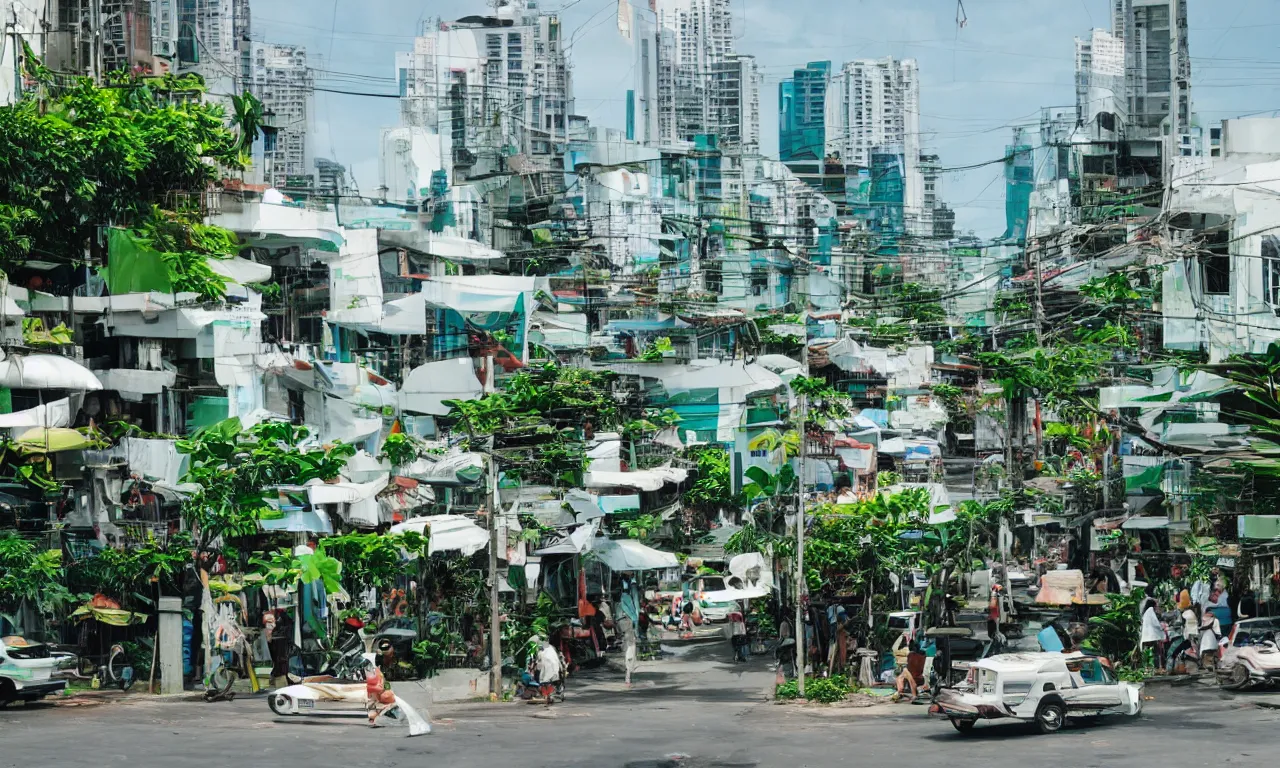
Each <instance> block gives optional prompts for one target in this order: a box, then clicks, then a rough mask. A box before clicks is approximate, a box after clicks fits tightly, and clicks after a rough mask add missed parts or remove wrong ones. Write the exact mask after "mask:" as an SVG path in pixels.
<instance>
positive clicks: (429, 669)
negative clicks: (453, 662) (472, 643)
mask: <svg viewBox="0 0 1280 768" xmlns="http://www.w3.org/2000/svg"><path fill="white" fill-rule="evenodd" d="M425 635H426V636H425V637H423V638H422V639H421V640H419V641H418V642H416V643H414V644H413V661H414V665H415V666H416V667H417V670H418V674H420V675H421V676H422V677H428V678H430V677H435V676H436V675H437V674H439V673H440V670H441V669H442V668H443V667H444V665H445V664H446V663H447V662H448V661H449V655H450V654H451V653H453V652H454V651H455V650H458V649H461V648H462V647H463V640H462V635H460V634H458V633H457V632H454V631H452V630H450V629H449V627H448V626H446V625H445V623H444V622H438V623H435V624H432V625H431V626H429V627H427V630H426V633H425Z"/></svg>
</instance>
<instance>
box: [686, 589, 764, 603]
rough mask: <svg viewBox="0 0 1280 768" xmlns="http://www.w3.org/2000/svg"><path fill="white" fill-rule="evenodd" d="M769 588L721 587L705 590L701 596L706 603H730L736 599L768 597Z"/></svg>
mask: <svg viewBox="0 0 1280 768" xmlns="http://www.w3.org/2000/svg"><path fill="white" fill-rule="evenodd" d="M771 591H772V590H770V589H769V588H768V587H747V588H745V589H721V590H717V591H715V592H707V593H706V594H705V595H704V596H703V600H705V601H707V602H708V603H732V602H734V601H737V600H754V599H756V598H758V597H768V596H769V593H770V592H771Z"/></svg>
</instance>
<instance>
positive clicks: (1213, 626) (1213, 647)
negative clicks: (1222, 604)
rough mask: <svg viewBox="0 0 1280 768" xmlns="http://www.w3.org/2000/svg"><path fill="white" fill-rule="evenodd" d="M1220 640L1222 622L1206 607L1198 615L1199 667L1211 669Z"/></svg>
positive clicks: (1214, 663)
mask: <svg viewBox="0 0 1280 768" xmlns="http://www.w3.org/2000/svg"><path fill="white" fill-rule="evenodd" d="M1221 640H1222V624H1221V623H1220V622H1219V621H1218V617H1217V616H1216V615H1215V614H1214V612H1213V611H1212V610H1211V609H1209V608H1206V609H1204V613H1203V614H1202V615H1201V616H1200V668H1201V669H1213V668H1214V667H1215V666H1217V662H1218V644H1219V643H1220V642H1221Z"/></svg>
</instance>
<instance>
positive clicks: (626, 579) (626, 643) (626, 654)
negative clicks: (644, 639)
mask: <svg viewBox="0 0 1280 768" xmlns="http://www.w3.org/2000/svg"><path fill="white" fill-rule="evenodd" d="M617 621H618V634H619V635H620V636H621V637H622V653H623V661H624V663H625V665H626V671H627V672H626V674H627V676H626V686H627V687H628V688H630V687H631V675H632V673H634V672H635V670H636V663H637V660H638V658H639V653H638V651H637V648H636V646H637V639H636V629H637V627H639V626H640V587H639V586H638V585H637V584H636V581H635V579H634V578H633V577H632V575H631V574H629V573H627V574H623V576H622V597H621V598H620V599H619V600H618V619H617Z"/></svg>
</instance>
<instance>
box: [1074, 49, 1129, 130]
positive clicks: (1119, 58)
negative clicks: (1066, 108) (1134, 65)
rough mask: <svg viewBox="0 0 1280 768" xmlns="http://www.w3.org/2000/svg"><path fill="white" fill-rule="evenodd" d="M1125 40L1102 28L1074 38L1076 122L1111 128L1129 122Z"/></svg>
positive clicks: (1103, 128) (1105, 128)
mask: <svg viewBox="0 0 1280 768" xmlns="http://www.w3.org/2000/svg"><path fill="white" fill-rule="evenodd" d="M1124 48H1125V46H1124V40H1122V39H1120V38H1118V37H1116V36H1115V35H1112V34H1111V33H1109V32H1107V31H1106V30H1103V29H1094V30H1091V31H1090V33H1089V37H1088V39H1084V40H1082V39H1080V38H1078V37H1077V38H1076V124H1077V125H1081V126H1085V125H1092V124H1094V123H1095V122H1096V123H1097V124H1098V125H1097V127H1098V128H1100V129H1102V130H1105V131H1110V132H1114V131H1116V130H1117V124H1119V125H1121V126H1122V125H1124V124H1125V123H1127V122H1128V114H1129V102H1128V97H1127V95H1126V93H1125V77H1124V55H1125V54H1124Z"/></svg>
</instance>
